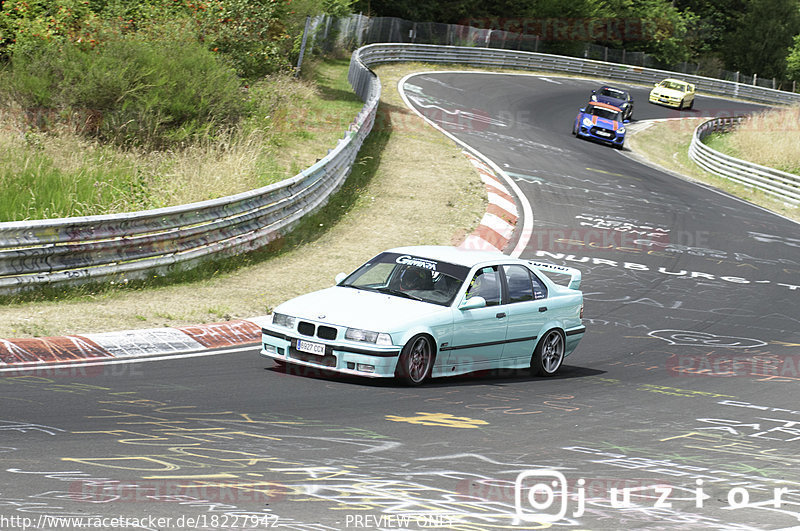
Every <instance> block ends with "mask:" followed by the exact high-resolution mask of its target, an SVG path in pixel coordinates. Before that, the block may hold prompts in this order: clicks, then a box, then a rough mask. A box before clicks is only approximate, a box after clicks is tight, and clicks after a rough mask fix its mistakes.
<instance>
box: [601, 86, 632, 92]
mask: <svg viewBox="0 0 800 531" xmlns="http://www.w3.org/2000/svg"><path fill="white" fill-rule="evenodd" d="M603 89H611V90H617V91H619V92H628V91H627V90H625V89H621V88H619V87H615V86H613V85H602V86H601V87H600V90H603Z"/></svg>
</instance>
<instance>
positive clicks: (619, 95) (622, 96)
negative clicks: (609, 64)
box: [600, 87, 628, 100]
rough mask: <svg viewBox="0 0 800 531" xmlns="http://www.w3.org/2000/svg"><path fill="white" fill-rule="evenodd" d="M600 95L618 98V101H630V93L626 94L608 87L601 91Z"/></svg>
mask: <svg viewBox="0 0 800 531" xmlns="http://www.w3.org/2000/svg"><path fill="white" fill-rule="evenodd" d="M600 95H601V96H607V97H609V98H616V99H618V100H627V99H628V93H627V92H624V91H622V90H617V89H612V88H608V87H604V88H603V89H602V90H601V91H600Z"/></svg>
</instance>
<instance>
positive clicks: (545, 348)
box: [531, 329, 565, 376]
mask: <svg viewBox="0 0 800 531" xmlns="http://www.w3.org/2000/svg"><path fill="white" fill-rule="evenodd" d="M564 345H565V340H564V334H562V333H561V331H559V330H555V329H554V330H549V331H548V332H547V333H546V334H545V335H544V337H542V339H541V341H539V343H537V345H536V349H535V350H534V351H533V357H532V358H531V373H532V374H533V375H534V376H553V375H554V374H555V373H556V372H558V369H560V368H561V364H562V363H563V362H564Z"/></svg>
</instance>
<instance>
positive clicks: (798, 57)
mask: <svg viewBox="0 0 800 531" xmlns="http://www.w3.org/2000/svg"><path fill="white" fill-rule="evenodd" d="M786 75H787V76H788V77H789V79H791V80H793V81H800V35H795V36H794V46H792V47H791V48H789V55H788V56H787V57H786Z"/></svg>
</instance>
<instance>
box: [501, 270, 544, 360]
mask: <svg viewBox="0 0 800 531" xmlns="http://www.w3.org/2000/svg"><path fill="white" fill-rule="evenodd" d="M501 269H502V273H503V275H504V277H505V282H506V286H507V290H508V291H507V293H508V304H507V305H506V314H507V319H508V326H507V328H506V344H505V346H504V348H503V366H504V367H518V366H527V365H528V363H529V362H530V359H531V356H532V355H533V350H534V348H535V347H536V341H537V338H538V335H539V333H540V331H541V329H542V327H543V326H544V325H545V323H546V321H547V319H548V308H547V288H546V287H545V285H544V283H542V281H541V280H539V278H538V277H537V276H536V274H535V273H533V272H532V271H531V270H530V269H528V268H527V267H525V266H524V265H517V264H514V265H504V266H502V268H501Z"/></svg>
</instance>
